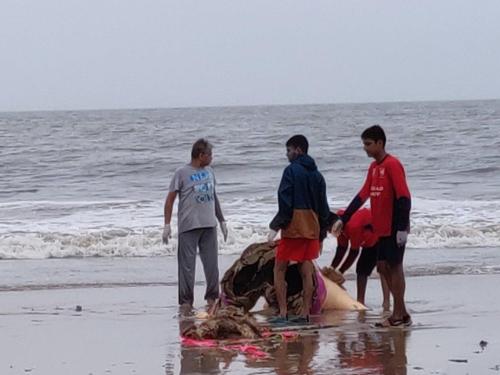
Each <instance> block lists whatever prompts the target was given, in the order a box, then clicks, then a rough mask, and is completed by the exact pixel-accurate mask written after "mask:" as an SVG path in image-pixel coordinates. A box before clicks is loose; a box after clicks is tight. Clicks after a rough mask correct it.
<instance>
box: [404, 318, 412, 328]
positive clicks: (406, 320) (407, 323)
mask: <svg viewBox="0 0 500 375" xmlns="http://www.w3.org/2000/svg"><path fill="white" fill-rule="evenodd" d="M403 324H404V326H405V327H409V326H411V325H412V324H413V322H412V321H411V316H410V315H405V316H403Z"/></svg>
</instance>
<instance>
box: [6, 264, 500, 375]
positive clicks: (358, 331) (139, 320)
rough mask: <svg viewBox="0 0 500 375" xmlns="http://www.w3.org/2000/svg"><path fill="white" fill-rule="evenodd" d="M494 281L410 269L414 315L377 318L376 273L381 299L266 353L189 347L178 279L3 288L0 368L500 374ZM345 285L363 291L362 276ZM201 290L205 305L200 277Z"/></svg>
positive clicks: (371, 288) (371, 296) (55, 372)
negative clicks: (184, 342)
mask: <svg viewBox="0 0 500 375" xmlns="http://www.w3.org/2000/svg"><path fill="white" fill-rule="evenodd" d="M171 262H172V264H174V265H175V259H174V258H172V259H171V261H168V263H169V266H168V269H175V267H174V266H173V265H172V264H170V263H171ZM228 262H230V260H225V261H223V262H222V263H225V264H228ZM20 272H21V271H20ZM497 285H500V275H498V274H490V275H446V276H439V275H438V276H421V277H410V278H408V280H407V300H408V308H409V310H410V311H411V312H412V316H413V321H414V325H413V326H412V327H411V328H409V329H377V328H373V323H375V322H377V321H379V320H380V318H381V309H380V307H379V305H380V302H381V301H380V294H381V293H380V290H379V289H380V287H379V283H378V280H376V279H373V280H370V282H369V285H368V291H367V298H368V300H367V304H368V306H369V307H371V308H372V310H370V311H368V312H366V313H355V312H348V313H345V312H328V313H326V314H323V315H322V316H320V317H315V318H314V319H315V320H316V321H318V322H322V323H327V324H333V325H335V327H333V328H328V329H324V330H320V331H318V332H314V331H308V332H307V333H304V334H303V335H301V336H300V337H298V338H296V339H292V340H290V341H276V340H275V341H267V342H260V343H258V346H259V347H260V348H261V349H262V350H263V351H265V352H266V353H268V358H266V359H256V358H254V357H252V356H249V355H245V354H241V353H239V352H237V351H226V350H222V349H220V348H219V349H217V348H186V347H182V346H181V344H180V338H179V318H178V309H177V286H176V285H170V284H168V283H167V284H162V285H142V286H140V285H139V286H137V285H136V286H113V285H110V284H108V286H106V287H99V286H95V285H91V286H87V287H74V286H72V287H71V288H65V287H62V288H51V289H41V290H38V289H36V288H33V289H29V288H20V290H17V291H8V290H3V291H1V292H0V300H1V301H2V304H1V308H0V332H1V336H0V352H1V355H0V373H1V374H51V375H59V374H61V375H62V374H84V375H88V374H94V375H96V374H178V373H182V374H201V373H212V374H217V373H227V374H229V373H239V374H254V373H259V374H274V373H278V374H294V373H304V374H333V373H335V374H495V373H500V355H499V353H500V326H499V324H498V317H499V313H500V303H499V302H498V292H497V290H496V289H497V288H498V286H497ZM346 287H347V289H348V290H349V292H350V293H351V294H354V292H355V285H354V282H353V281H351V280H348V281H347V282H346ZM196 294H197V297H196V298H197V307H198V308H199V309H202V308H203V306H202V301H201V297H202V294H203V286H202V285H197V287H196ZM77 306H81V311H77V310H79V308H77Z"/></svg>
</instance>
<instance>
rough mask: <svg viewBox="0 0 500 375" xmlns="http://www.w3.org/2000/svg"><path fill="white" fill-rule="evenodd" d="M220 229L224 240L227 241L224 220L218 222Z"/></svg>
mask: <svg viewBox="0 0 500 375" xmlns="http://www.w3.org/2000/svg"><path fill="white" fill-rule="evenodd" d="M220 231H221V232H222V236H223V237H224V242H226V241H227V233H228V231H227V224H226V222H225V221H221V222H220Z"/></svg>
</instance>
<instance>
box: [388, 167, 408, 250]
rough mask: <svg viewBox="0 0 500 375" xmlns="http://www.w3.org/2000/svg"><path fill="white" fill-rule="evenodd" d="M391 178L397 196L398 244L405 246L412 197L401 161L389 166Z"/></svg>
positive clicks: (396, 221)
mask: <svg viewBox="0 0 500 375" xmlns="http://www.w3.org/2000/svg"><path fill="white" fill-rule="evenodd" d="M389 176H390V178H391V182H392V186H393V188H394V194H395V207H394V218H393V220H394V225H395V229H396V242H397V244H398V246H404V245H405V244H406V240H407V237H408V231H409V228H410V210H411V196H410V190H409V188H408V184H407V182H406V176H405V171H404V168H403V166H402V165H401V163H400V162H399V161H397V160H396V161H395V162H394V163H391V164H390V166H389Z"/></svg>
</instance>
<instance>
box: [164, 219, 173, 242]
mask: <svg viewBox="0 0 500 375" xmlns="http://www.w3.org/2000/svg"><path fill="white" fill-rule="evenodd" d="M171 233H172V230H171V229H170V224H165V226H164V227H163V234H162V235H161V238H162V239H163V243H164V244H168V239H169V238H170V234H171Z"/></svg>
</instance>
